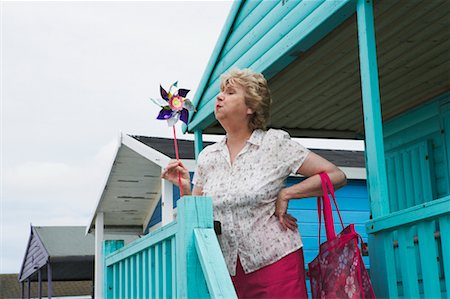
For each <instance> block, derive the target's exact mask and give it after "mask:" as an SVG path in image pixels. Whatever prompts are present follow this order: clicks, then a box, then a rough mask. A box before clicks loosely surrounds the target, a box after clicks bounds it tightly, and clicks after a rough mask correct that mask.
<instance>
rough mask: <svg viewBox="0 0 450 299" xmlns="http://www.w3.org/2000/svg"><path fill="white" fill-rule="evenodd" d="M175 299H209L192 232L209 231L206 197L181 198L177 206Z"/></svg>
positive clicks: (209, 204)
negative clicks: (201, 229)
mask: <svg viewBox="0 0 450 299" xmlns="http://www.w3.org/2000/svg"><path fill="white" fill-rule="evenodd" d="M177 212H178V215H177V223H178V227H179V228H178V232H177V235H176V246H177V256H176V261H177V288H178V293H177V298H209V293H208V288H207V285H206V281H205V278H204V275H203V271H202V267H201V265H200V261H199V259H198V255H197V251H196V248H195V240H194V229H195V228H213V210H212V200H211V198H210V197H201V196H184V197H183V198H181V199H180V200H179V201H178V206H177Z"/></svg>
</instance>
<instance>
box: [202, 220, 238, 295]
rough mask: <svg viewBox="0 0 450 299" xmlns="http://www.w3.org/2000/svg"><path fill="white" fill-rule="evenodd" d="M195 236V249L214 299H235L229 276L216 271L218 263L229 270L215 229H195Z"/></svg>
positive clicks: (223, 272)
mask: <svg viewBox="0 0 450 299" xmlns="http://www.w3.org/2000/svg"><path fill="white" fill-rule="evenodd" d="M194 234H195V241H196V242H195V247H196V249H197V252H198V253H199V255H198V256H199V259H200V264H201V266H202V269H203V273H205V274H206V275H205V278H206V283H207V285H208V289H209V291H210V293H211V296H212V297H214V298H235V296H236V295H235V292H234V287H233V284H232V283H231V280H230V279H229V274H228V273H226V272H225V271H216V270H217V264H218V263H220V267H221V268H224V269H226V268H227V265H226V264H225V260H224V259H223V256H222V253H221V252H222V251H221V249H220V246H219V242H218V241H217V237H216V233H215V232H214V229H211V228H197V229H194ZM211 249H214V250H211ZM224 275H225V276H226V277H224ZM230 291H231V292H230Z"/></svg>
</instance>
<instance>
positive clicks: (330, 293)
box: [308, 173, 375, 299]
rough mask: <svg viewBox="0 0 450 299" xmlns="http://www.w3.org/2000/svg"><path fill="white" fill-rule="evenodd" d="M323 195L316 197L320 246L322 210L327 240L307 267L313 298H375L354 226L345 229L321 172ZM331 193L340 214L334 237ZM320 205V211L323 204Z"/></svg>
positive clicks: (331, 189) (329, 187) (330, 186)
mask: <svg viewBox="0 0 450 299" xmlns="http://www.w3.org/2000/svg"><path fill="white" fill-rule="evenodd" d="M320 177H321V179H322V190H323V196H322V197H318V198H317V206H318V213H319V243H320V227H321V222H322V219H321V213H322V211H323V215H324V222H325V230H326V235H327V241H325V242H324V243H322V244H320V245H319V254H318V255H317V257H316V258H315V259H314V260H313V261H312V262H311V263H309V264H308V267H309V271H308V275H309V277H310V282H311V293H312V297H313V298H333V299H334V298H352V299H353V298H375V293H374V292H373V289H372V285H371V283H370V279H369V275H368V273H367V270H366V268H365V266H364V262H363V259H362V256H361V252H360V250H359V248H358V241H361V244H363V242H362V238H361V236H360V235H358V233H356V231H355V228H354V225H353V224H350V225H348V226H347V227H345V228H344V224H343V222H342V218H341V214H340V213H339V209H338V207H337V204H336V198H335V196H334V189H333V185H332V184H331V181H330V178H329V177H328V175H327V174H326V173H321V174H320ZM328 192H330V194H331V196H332V198H333V201H334V205H335V206H336V210H337V212H338V215H339V219H340V221H341V225H342V228H343V230H342V231H341V232H340V233H339V234H338V235H336V233H335V231H334V223H333V212H332V208H331V202H330V198H329V196H328ZM321 202H323V209H322V204H321Z"/></svg>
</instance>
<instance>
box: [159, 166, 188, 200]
mask: <svg viewBox="0 0 450 299" xmlns="http://www.w3.org/2000/svg"><path fill="white" fill-rule="evenodd" d="M178 172H179V173H180V177H181V187H182V188H183V193H184V194H185V195H189V194H191V177H190V176H189V170H187V169H186V167H184V165H183V163H181V161H177V160H172V161H170V162H169V164H167V166H166V168H164V170H163V172H162V174H161V178H163V179H165V180H168V181H169V182H171V183H172V184H174V185H176V186H178V185H179V184H178Z"/></svg>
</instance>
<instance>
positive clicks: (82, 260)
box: [19, 226, 94, 281]
mask: <svg viewBox="0 0 450 299" xmlns="http://www.w3.org/2000/svg"><path fill="white" fill-rule="evenodd" d="M84 230H85V228H84V227H83V226H31V231H30V237H29V240H28V244H27V248H26V250H25V257H24V259H23V262H22V266H21V269H20V273H19V281H24V280H25V279H27V278H29V277H31V278H32V279H33V280H36V276H37V272H38V271H39V269H41V268H43V267H45V266H46V265H47V264H48V263H50V264H51V267H52V272H53V280H55V281H57V280H88V279H91V278H92V270H93V269H92V266H93V264H92V263H93V260H94V237H93V236H91V235H89V236H86V235H85V234H84ZM43 274H44V275H43V277H47V276H46V275H47V273H46V271H44V273H43Z"/></svg>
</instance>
